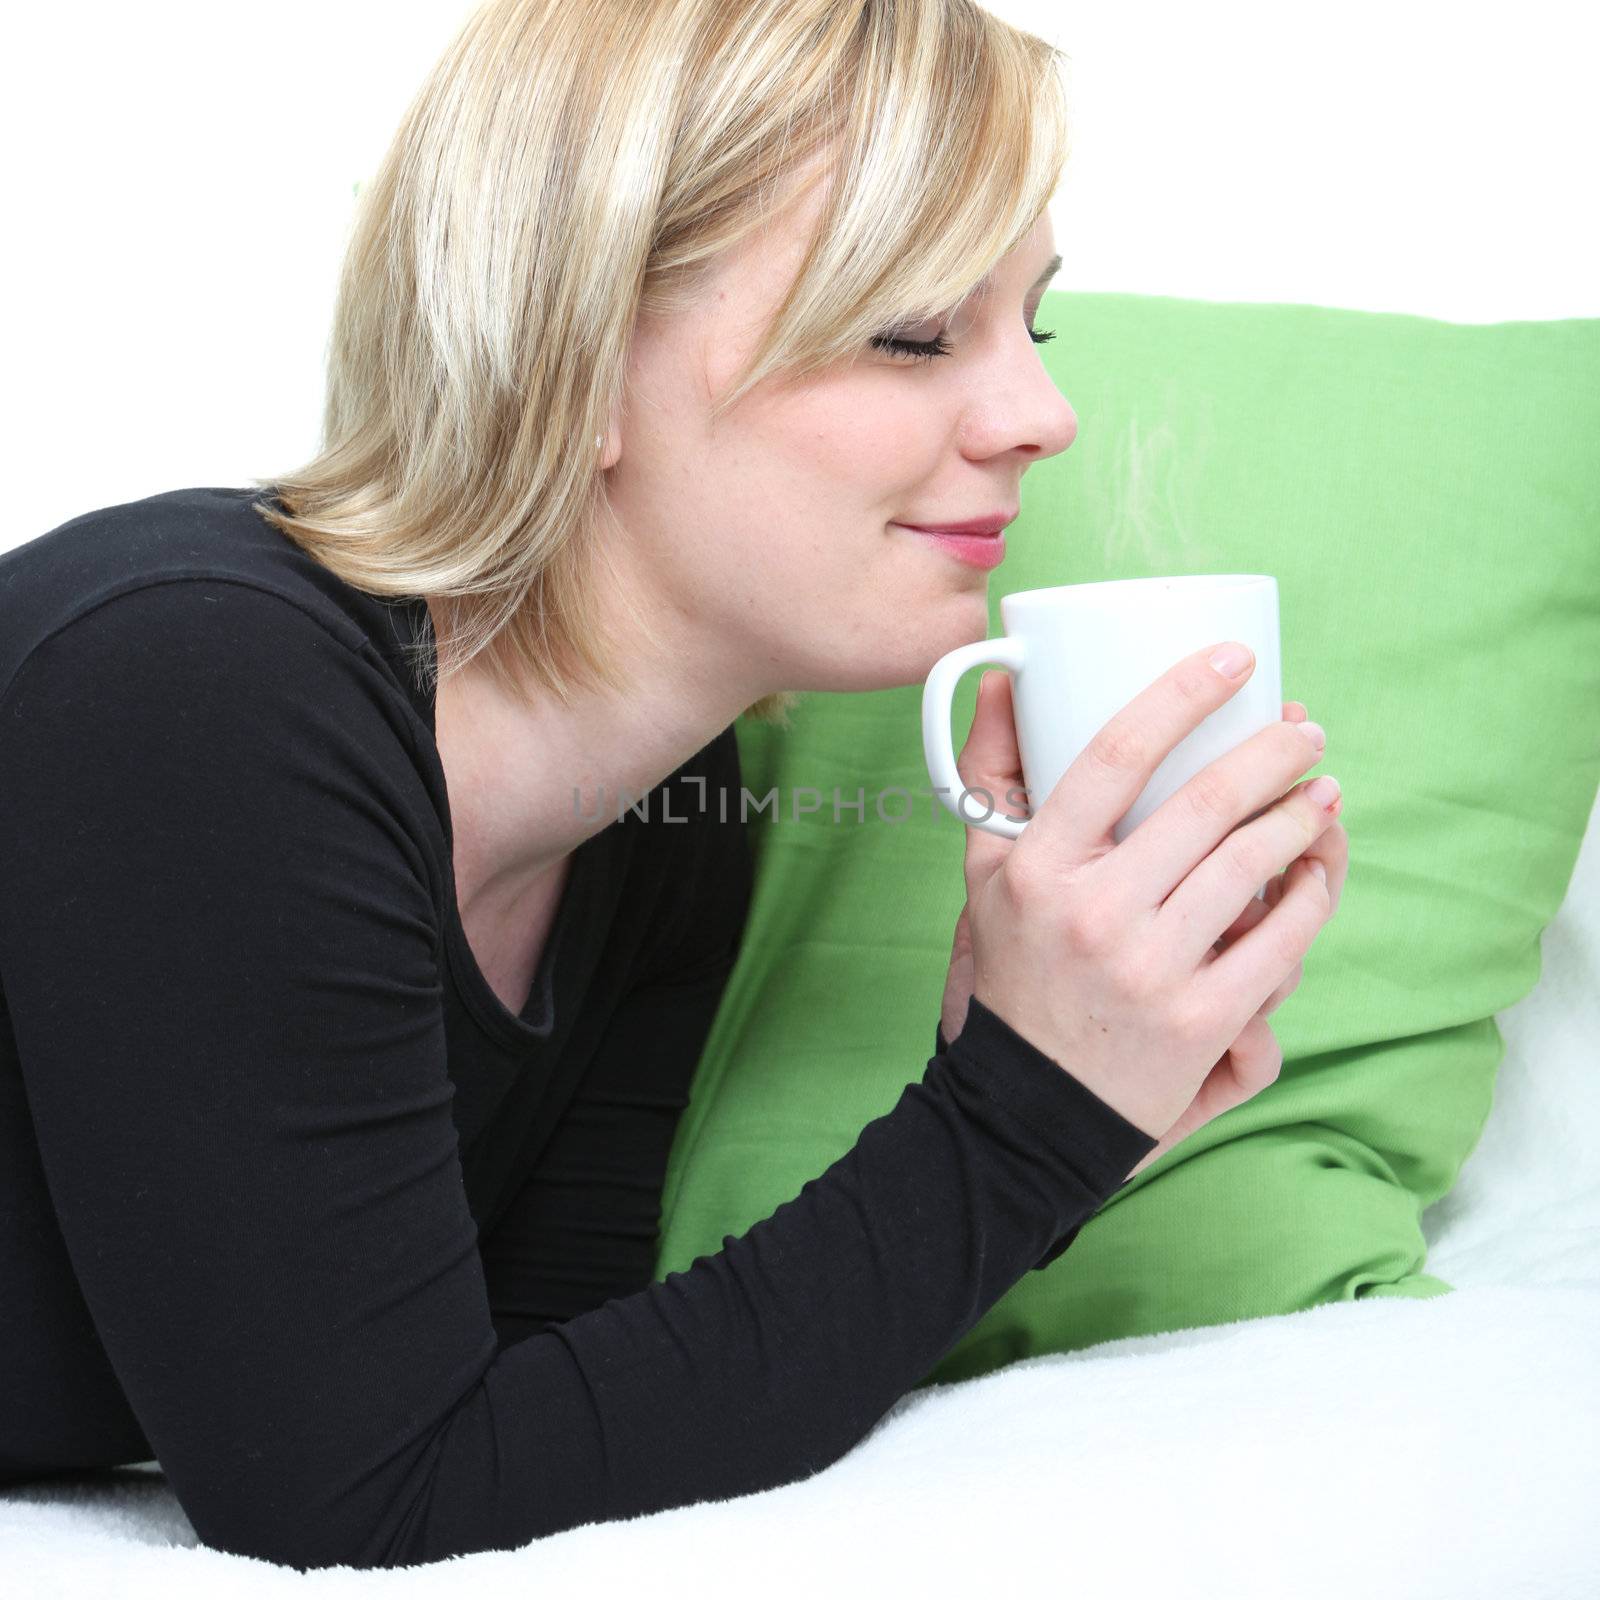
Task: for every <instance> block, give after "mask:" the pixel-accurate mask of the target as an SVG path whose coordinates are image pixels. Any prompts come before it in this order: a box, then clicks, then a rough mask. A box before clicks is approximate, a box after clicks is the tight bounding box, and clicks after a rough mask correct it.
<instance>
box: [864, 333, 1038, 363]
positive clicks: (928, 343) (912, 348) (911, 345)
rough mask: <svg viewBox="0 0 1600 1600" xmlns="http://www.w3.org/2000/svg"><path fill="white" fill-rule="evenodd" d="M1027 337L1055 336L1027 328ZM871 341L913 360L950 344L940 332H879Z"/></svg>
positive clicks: (941, 352)
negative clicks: (920, 335) (924, 335)
mask: <svg viewBox="0 0 1600 1600" xmlns="http://www.w3.org/2000/svg"><path fill="white" fill-rule="evenodd" d="M1028 337H1029V338H1030V339H1032V340H1033V342H1034V343H1035V344H1044V343H1046V342H1047V341H1048V340H1050V339H1053V338H1055V330H1054V329H1052V328H1029V329H1028ZM871 343H872V345H873V347H874V348H875V349H878V350H885V351H887V352H888V353H889V354H890V355H904V356H909V357H911V359H912V360H913V361H931V360H933V358H934V357H935V356H947V355H949V354H950V345H949V342H948V341H947V340H946V338H945V336H944V335H943V334H942V333H939V334H935V335H934V337H933V338H931V339H898V338H896V337H894V336H893V335H892V334H887V333H880V334H877V335H876V336H874V338H873V339H872V340H871Z"/></svg>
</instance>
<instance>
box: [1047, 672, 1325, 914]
mask: <svg viewBox="0 0 1600 1600" xmlns="http://www.w3.org/2000/svg"><path fill="white" fill-rule="evenodd" d="M1216 648H1217V647H1216V645H1207V646H1206V647H1205V649H1203V650H1196V651H1194V652H1192V653H1191V654H1190V655H1187V656H1185V657H1184V658H1183V659H1182V660H1181V661H1179V662H1178V663H1177V664H1176V665H1175V666H1173V667H1172V668H1170V669H1169V670H1168V671H1166V672H1164V673H1162V675H1161V676H1160V677H1159V678H1157V679H1156V680H1155V682H1154V683H1152V684H1150V685H1149V686H1148V687H1147V688H1145V689H1143V690H1141V691H1140V693H1139V694H1137V695H1135V696H1134V698H1133V699H1132V700H1131V701H1130V702H1129V703H1128V704H1127V705H1125V706H1124V707H1123V708H1122V709H1121V710H1120V711H1119V712H1117V714H1116V715H1115V716H1114V717H1112V718H1111V720H1110V721H1109V722H1107V723H1106V724H1105V725H1104V726H1103V727H1102V728H1101V729H1100V730H1099V731H1098V732H1097V733H1096V734H1095V736H1094V737H1093V738H1092V739H1091V740H1090V741H1089V743H1088V744H1087V745H1086V746H1085V747H1084V748H1083V749H1082V750H1081V751H1079V753H1078V755H1077V757H1076V759H1075V760H1074V761H1073V762H1072V764H1071V765H1070V766H1069V767H1068V768H1067V770H1066V772H1065V773H1063V774H1062V776H1061V780H1060V781H1059V782H1058V783H1057V784H1056V786H1055V787H1054V788H1053V789H1052V790H1051V791H1050V792H1049V793H1048V794H1047V795H1045V796H1043V798H1042V799H1041V797H1040V796H1038V795H1034V796H1033V797H1032V798H1033V818H1032V820H1031V821H1030V822H1029V824H1028V826H1027V829H1026V830H1025V831H1024V833H1023V836H1022V838H1021V839H1019V840H1018V841H1017V844H1018V846H1019V848H1020V849H1021V850H1022V851H1023V852H1024V853H1025V854H1026V855H1027V856H1028V857H1029V858H1030V859H1035V858H1036V859H1039V860H1041V861H1042V862H1043V863H1044V864H1045V870H1046V871H1070V870H1071V869H1072V868H1074V867H1078V866H1082V865H1084V864H1086V863H1088V862H1090V861H1093V860H1095V859H1097V858H1098V857H1101V856H1105V855H1108V854H1109V853H1110V852H1111V851H1112V850H1114V849H1120V848H1123V847H1125V846H1126V845H1128V844H1130V843H1132V841H1133V840H1134V839H1135V838H1136V837H1137V835H1138V832H1139V830H1135V832H1134V833H1131V834H1129V835H1128V837H1127V839H1125V840H1123V842H1122V845H1121V846H1119V845H1118V844H1117V841H1116V838H1115V833H1114V829H1115V827H1116V824H1117V822H1118V821H1119V820H1120V819H1121V818H1123V817H1125V816H1126V815H1127V814H1128V812H1129V811H1130V810H1131V809H1132V808H1133V803H1134V801H1136V800H1137V799H1138V798H1139V796H1140V795H1141V794H1143V793H1144V791H1145V788H1146V787H1147V786H1148V784H1149V782H1150V780H1151V778H1152V777H1154V776H1155V771H1156V768H1157V767H1159V766H1160V765H1161V763H1162V762H1163V761H1165V760H1166V758H1167V757H1168V756H1169V755H1170V754H1171V753H1172V751H1173V750H1174V749H1176V748H1177V746H1178V745H1179V744H1180V743H1182V741H1183V740H1184V739H1186V738H1187V737H1188V736H1189V735H1190V734H1191V733H1193V732H1194V730H1195V729H1196V728H1198V727H1199V726H1200V724H1201V723H1202V722H1204V721H1205V719H1206V718H1207V717H1209V716H1210V715H1211V714H1212V713H1213V712H1215V711H1217V710H1219V709H1220V708H1221V707H1222V706H1224V705H1225V704H1226V703H1227V702H1228V701H1229V700H1231V699H1232V698H1233V696H1234V695H1236V694H1237V693H1238V692H1239V690H1240V689H1242V688H1243V687H1244V685H1245V684H1247V683H1248V682H1249V681H1250V678H1251V676H1252V674H1253V673H1254V671H1255V658H1254V657H1253V656H1252V657H1251V659H1250V662H1249V664H1248V665H1247V666H1246V667H1245V669H1244V671H1243V672H1242V673H1241V674H1240V675H1239V676H1238V677H1236V678H1227V677H1224V676H1223V675H1222V673H1221V672H1219V671H1218V670H1217V669H1216V668H1215V667H1213V666H1212V665H1211V657H1212V655H1213V654H1214V653H1215V651H1216ZM1296 737H1298V735H1297V736H1296ZM1148 820H1149V819H1147V822H1148ZM1020 860H1021V857H1019V862H1020ZM1144 876H1145V878H1146V879H1148V880H1151V881H1152V882H1153V879H1154V875H1153V874H1151V873H1149V872H1147V873H1146V874H1145V875H1144ZM1176 881H1177V876H1173V877H1170V878H1168V879H1167V880H1166V885H1165V887H1170V886H1171V884H1173V883H1175V882H1176ZM1165 887H1164V888H1163V890H1162V893H1165ZM1148 903H1149V904H1150V905H1151V906H1154V905H1159V904H1160V895H1158V894H1154V893H1152V897H1151V899H1150V901H1149V902H1148Z"/></svg>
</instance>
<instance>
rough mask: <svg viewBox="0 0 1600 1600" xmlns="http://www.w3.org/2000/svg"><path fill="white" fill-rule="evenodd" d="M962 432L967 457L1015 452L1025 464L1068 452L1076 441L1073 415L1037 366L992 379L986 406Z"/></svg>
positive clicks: (1009, 369)
mask: <svg viewBox="0 0 1600 1600" xmlns="http://www.w3.org/2000/svg"><path fill="white" fill-rule="evenodd" d="M965 431H966V452H967V454H968V455H969V456H973V457H975V458H978V459H983V458H987V457H991V456H996V455H1004V454H1005V453H1006V452H1007V451H1017V452H1020V453H1021V454H1022V455H1023V456H1024V457H1025V458H1026V461H1027V462H1030V463H1031V462H1033V461H1043V460H1044V459H1045V458H1046V457H1048V456H1058V455H1060V454H1061V452H1062V451H1063V450H1067V449H1070V448H1071V446H1072V441H1073V440H1074V439H1076V438H1077V437H1078V413H1077V412H1076V411H1074V410H1073V409H1072V404H1071V402H1070V401H1069V400H1068V399H1067V397H1066V396H1065V395H1064V394H1062V392H1061V391H1060V390H1059V389H1058V388H1056V386H1055V384H1054V382H1053V381H1052V380H1051V377H1050V374H1049V373H1048V372H1047V371H1046V370H1045V367H1044V363H1043V362H1041V361H1038V360H1034V361H1031V362H1028V363H1026V365H1023V364H1019V363H1012V364H1010V365H1008V366H1007V368H1006V370H1005V371H1004V372H1003V373H1001V374H999V375H998V376H997V379H996V386H995V388H994V389H993V390H992V391H991V392H990V395H989V397H988V399H987V401H986V403H984V404H981V405H978V406H974V407H973V408H972V409H971V411H970V412H969V413H968V417H967V428H966V430H965Z"/></svg>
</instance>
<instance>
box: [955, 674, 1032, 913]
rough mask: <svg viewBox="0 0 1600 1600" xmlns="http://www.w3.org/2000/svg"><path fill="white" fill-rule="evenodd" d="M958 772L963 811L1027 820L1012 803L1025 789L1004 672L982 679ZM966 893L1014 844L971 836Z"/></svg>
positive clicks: (981, 832) (971, 831) (977, 832)
mask: <svg viewBox="0 0 1600 1600" xmlns="http://www.w3.org/2000/svg"><path fill="white" fill-rule="evenodd" d="M956 771H957V772H958V773H959V774H960V777H961V784H962V787H963V788H964V789H966V790H968V791H969V794H968V796H967V798H966V799H964V800H963V802H962V809H963V810H964V811H966V812H967V814H968V815H969V816H982V815H983V814H984V811H985V809H986V808H988V807H991V806H992V807H993V810H994V813H995V814H996V815H1004V816H1018V817H1021V816H1025V815H1026V807H1025V806H1023V805H1020V804H1018V803H1017V802H1016V801H1014V800H1013V799H1012V798H1011V797H1012V796H1013V795H1015V794H1019V793H1020V791H1021V790H1022V788H1023V786H1024V785H1023V778H1022V752H1021V750H1020V749H1019V748H1018V746H1017V730H1016V720H1015V718H1014V716H1013V714H1012V709H1011V674H1010V673H1008V672H1004V671H1001V670H998V669H996V670H994V671H990V672H985V673H983V674H982V675H981V676H980V677H979V679H978V700H977V706H976V709H975V710H974V712H973V716H972V727H971V729H970V730H969V731H968V734H967V739H966V743H965V744H963V745H962V747H961V754H960V755H959V756H957V757H956ZM966 836H967V837H966V870H967V893H968V896H969V897H970V896H971V895H972V894H973V893H974V892H975V890H976V888H977V886H978V885H979V884H980V883H981V882H983V881H984V880H986V879H987V878H988V877H989V875H990V874H991V873H993V872H994V871H995V869H996V868H997V867H998V866H999V864H1000V862H1002V861H1003V860H1004V859H1005V858H1006V856H1007V855H1008V854H1009V853H1010V852H1011V850H1012V849H1013V847H1014V845H1015V841H1014V840H1011V839H1003V838H1001V837H1000V836H999V835H998V834H994V833H990V832H989V831H988V829H986V828H968V829H967V830H966Z"/></svg>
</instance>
